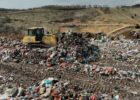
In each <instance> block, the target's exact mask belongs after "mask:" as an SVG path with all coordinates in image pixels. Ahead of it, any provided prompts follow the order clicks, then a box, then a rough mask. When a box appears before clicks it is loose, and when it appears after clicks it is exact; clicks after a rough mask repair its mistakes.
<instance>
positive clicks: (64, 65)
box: [0, 33, 140, 100]
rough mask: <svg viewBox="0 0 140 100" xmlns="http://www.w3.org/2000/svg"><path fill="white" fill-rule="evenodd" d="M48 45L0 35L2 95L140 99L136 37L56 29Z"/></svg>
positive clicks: (23, 99)
mask: <svg viewBox="0 0 140 100" xmlns="http://www.w3.org/2000/svg"><path fill="white" fill-rule="evenodd" d="M59 40H61V41H59V43H58V45H57V46H56V47H51V48H29V47H27V46H25V45H23V44H22V43H21V42H20V41H18V40H15V41H11V40H8V39H5V38H1V39H0V60H1V62H0V79H1V80H0V100H7V98H9V99H12V98H13V99H15V100H32V99H35V100H42V99H44V100H140V42H139V40H126V39H121V40H111V39H109V38H107V37H106V36H104V37H101V38H99V39H97V38H96V39H94V38H86V37H83V36H82V35H81V34H76V33H73V34H72V33H71V34H70V33H69V34H64V33H63V34H60V36H59Z"/></svg>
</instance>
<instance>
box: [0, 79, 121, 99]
mask: <svg viewBox="0 0 140 100" xmlns="http://www.w3.org/2000/svg"><path fill="white" fill-rule="evenodd" d="M69 84H70V83H69V81H61V80H59V79H57V78H52V77H49V78H47V79H44V80H42V81H41V82H36V81H34V80H33V83H32V84H31V85H30V86H25V85H23V84H19V85H18V86H15V85H8V86H7V87H6V88H5V89H4V91H2V92H3V95H0V100H11V99H12V100H13V99H14V100H15V99H16V100H33V99H36V100H42V99H45V100H112V99H113V100H120V97H119V95H118V94H116V95H113V94H110V95H108V94H96V93H94V92H93V91H91V90H81V89H78V88H77V87H76V86H74V87H73V88H71V89H69V88H68V87H69Z"/></svg>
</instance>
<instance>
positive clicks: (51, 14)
mask: <svg viewBox="0 0 140 100" xmlns="http://www.w3.org/2000/svg"><path fill="white" fill-rule="evenodd" d="M139 11H140V8H119V9H117V8H111V10H110V11H109V12H106V11H104V10H103V9H99V8H96V9H95V8H88V9H82V10H54V9H45V8H42V9H41V8H40V9H34V10H27V11H9V12H7V13H6V12H1V13H0V15H1V16H0V18H1V17H3V16H8V17H10V19H11V20H12V21H11V23H10V24H11V25H13V26H14V27H24V28H25V29H26V28H28V27H32V26H43V27H45V28H46V29H48V30H49V31H51V32H56V31H58V30H61V31H68V30H69V29H72V30H73V31H81V32H100V31H104V32H110V31H112V30H114V29H116V28H118V27H122V26H123V25H124V24H136V23H139V22H140V12H139ZM135 14H136V15H137V16H135V18H134V19H132V18H131V16H134V15H135ZM66 25H76V27H74V28H68V27H62V26H66Z"/></svg>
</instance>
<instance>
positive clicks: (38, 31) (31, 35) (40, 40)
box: [22, 27, 58, 46]
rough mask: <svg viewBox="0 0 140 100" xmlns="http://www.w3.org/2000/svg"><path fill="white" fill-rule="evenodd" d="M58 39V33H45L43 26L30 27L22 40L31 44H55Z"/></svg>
mask: <svg viewBox="0 0 140 100" xmlns="http://www.w3.org/2000/svg"><path fill="white" fill-rule="evenodd" d="M57 40H58V39H57V36H56V34H45V32H44V28H43V27H32V28H29V29H28V32H27V34H26V35H25V36H24V37H23V40H22V42H23V43H24V44H26V45H29V46H55V45H57V42H58V41H57Z"/></svg>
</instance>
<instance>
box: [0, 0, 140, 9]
mask: <svg viewBox="0 0 140 100" xmlns="http://www.w3.org/2000/svg"><path fill="white" fill-rule="evenodd" d="M136 3H139V4H140V0H0V8H16V9H27V8H33V7H40V6H45V5H108V6H118V5H134V4H136Z"/></svg>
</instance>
